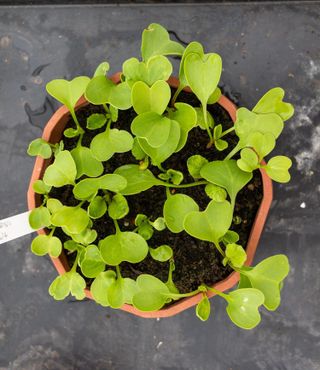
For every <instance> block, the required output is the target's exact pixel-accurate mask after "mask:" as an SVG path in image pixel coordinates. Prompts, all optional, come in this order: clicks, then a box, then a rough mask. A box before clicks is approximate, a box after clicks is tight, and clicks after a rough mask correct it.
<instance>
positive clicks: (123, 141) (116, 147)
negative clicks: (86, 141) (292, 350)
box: [90, 128, 133, 161]
mask: <svg viewBox="0 0 320 370" xmlns="http://www.w3.org/2000/svg"><path fill="white" fill-rule="evenodd" d="M132 146H133V137H132V136H131V134H130V133H129V132H128V131H126V130H118V129H116V128H114V129H111V130H109V131H107V132H102V133H101V134H98V135H96V136H95V137H94V138H93V140H92V141H91V144H90V150H91V151H92V154H93V155H94V157H95V158H97V159H98V160H99V161H107V160H109V159H110V158H111V157H112V156H113V154H114V153H125V152H128V151H129V150H131V149H132Z"/></svg>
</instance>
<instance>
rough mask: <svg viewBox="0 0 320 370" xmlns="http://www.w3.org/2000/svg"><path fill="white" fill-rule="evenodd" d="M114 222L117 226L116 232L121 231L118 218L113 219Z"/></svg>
mask: <svg viewBox="0 0 320 370" xmlns="http://www.w3.org/2000/svg"><path fill="white" fill-rule="evenodd" d="M113 223H114V226H115V228H116V234H118V233H121V230H120V227H119V224H118V221H117V220H113Z"/></svg>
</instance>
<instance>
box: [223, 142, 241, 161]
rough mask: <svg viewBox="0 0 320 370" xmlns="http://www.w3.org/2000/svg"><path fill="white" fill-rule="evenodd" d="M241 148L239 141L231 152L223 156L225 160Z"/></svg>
mask: <svg viewBox="0 0 320 370" xmlns="http://www.w3.org/2000/svg"><path fill="white" fill-rule="evenodd" d="M239 150H241V146H240V145H239V143H238V144H237V145H236V146H235V147H234V148H233V149H232V150H231V152H230V153H229V154H228V155H227V156H226V157H225V159H224V160H225V161H227V160H229V159H231V158H232V157H233V156H234V155H235V154H237V153H238V152H239Z"/></svg>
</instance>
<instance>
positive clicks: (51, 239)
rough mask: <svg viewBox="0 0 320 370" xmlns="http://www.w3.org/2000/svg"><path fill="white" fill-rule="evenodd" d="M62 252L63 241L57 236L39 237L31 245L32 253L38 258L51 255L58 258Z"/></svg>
mask: <svg viewBox="0 0 320 370" xmlns="http://www.w3.org/2000/svg"><path fill="white" fill-rule="evenodd" d="M61 250H62V244H61V241H60V239H58V238H57V237H56V236H51V235H38V236H36V237H35V238H34V239H33V241H32V243H31V251H32V253H33V254H35V255H37V256H44V255H45V254H49V255H50V256H51V257H54V258H57V257H59V256H60V254H61Z"/></svg>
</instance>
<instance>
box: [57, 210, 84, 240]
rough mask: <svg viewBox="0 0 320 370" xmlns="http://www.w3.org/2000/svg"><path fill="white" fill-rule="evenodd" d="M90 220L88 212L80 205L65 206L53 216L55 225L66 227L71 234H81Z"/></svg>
mask: <svg viewBox="0 0 320 370" xmlns="http://www.w3.org/2000/svg"><path fill="white" fill-rule="evenodd" d="M89 220H90V219H89V216H88V214H87V212H86V211H85V210H84V209H82V208H80V207H67V206H63V207H61V208H59V209H58V210H57V212H55V213H54V214H53V215H52V217H51V222H52V224H53V225H54V226H59V227H64V228H66V230H67V231H68V232H69V233H70V234H80V233H81V232H82V231H83V230H84V229H85V228H86V227H87V225H88V223H89Z"/></svg>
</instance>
